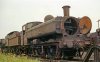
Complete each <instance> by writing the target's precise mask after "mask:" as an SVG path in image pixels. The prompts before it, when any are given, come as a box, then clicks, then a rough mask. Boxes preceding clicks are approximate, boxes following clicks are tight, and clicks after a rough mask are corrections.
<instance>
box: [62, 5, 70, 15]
mask: <svg viewBox="0 0 100 62" xmlns="http://www.w3.org/2000/svg"><path fill="white" fill-rule="evenodd" d="M62 8H63V12H64V16H69V8H70V6H63V7H62Z"/></svg>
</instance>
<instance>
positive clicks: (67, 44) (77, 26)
mask: <svg viewBox="0 0 100 62" xmlns="http://www.w3.org/2000/svg"><path fill="white" fill-rule="evenodd" d="M62 8H63V11H64V16H63V17H62V16H57V17H53V16H51V15H47V16H46V17H45V18H44V22H43V23H42V22H29V23H27V24H25V25H23V26H22V31H21V32H12V33H13V34H14V33H18V34H19V35H16V36H13V34H12V33H10V34H8V35H10V36H11V38H10V37H9V36H7V38H6V42H7V41H9V43H8V44H9V45H6V46H7V47H8V46H12V48H13V47H14V46H20V47H19V50H18V51H20V52H25V53H26V54H29V55H34V56H40V57H43V58H44V57H45V58H69V59H71V58H73V57H75V56H76V54H77V51H78V52H79V50H77V48H79V49H81V47H84V46H86V45H89V43H90V39H89V38H88V37H87V34H88V33H89V32H90V30H91V27H92V23H91V20H90V18H89V17H87V16H84V17H82V18H76V17H72V16H69V8H70V6H63V7H62ZM8 39H9V40H8Z"/></svg>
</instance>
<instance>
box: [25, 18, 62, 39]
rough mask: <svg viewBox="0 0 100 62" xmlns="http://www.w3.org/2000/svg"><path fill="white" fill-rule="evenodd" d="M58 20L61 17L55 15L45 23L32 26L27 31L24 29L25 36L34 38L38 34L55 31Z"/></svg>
mask: <svg viewBox="0 0 100 62" xmlns="http://www.w3.org/2000/svg"><path fill="white" fill-rule="evenodd" d="M60 21H61V17H57V18H54V19H52V20H50V21H47V22H45V23H42V24H39V25H37V26H34V27H32V28H31V29H29V30H28V31H26V36H27V38H31V37H33V38H34V37H37V36H40V35H45V34H48V33H53V32H56V31H57V25H58V24H59V22H60ZM58 26H59V25H58ZM58 28H59V27H58Z"/></svg>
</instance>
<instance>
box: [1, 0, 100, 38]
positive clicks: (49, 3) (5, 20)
mask: <svg viewBox="0 0 100 62" xmlns="http://www.w3.org/2000/svg"><path fill="white" fill-rule="evenodd" d="M64 5H70V6H71V8H70V15H71V16H74V17H83V16H88V17H90V18H91V20H92V24H93V27H92V31H91V32H94V31H95V30H96V28H97V22H96V21H97V20H98V19H100V0H0V38H4V37H5V36H6V34H8V33H9V32H11V31H21V28H22V25H24V24H25V23H27V22H32V21H43V19H44V17H45V16H46V15H48V14H51V15H53V16H54V17H56V16H63V10H62V6H64Z"/></svg>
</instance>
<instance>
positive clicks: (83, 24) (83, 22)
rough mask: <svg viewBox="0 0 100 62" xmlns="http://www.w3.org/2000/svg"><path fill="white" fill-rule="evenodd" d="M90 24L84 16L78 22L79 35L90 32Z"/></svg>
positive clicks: (88, 19)
mask: <svg viewBox="0 0 100 62" xmlns="http://www.w3.org/2000/svg"><path fill="white" fill-rule="evenodd" d="M91 27H92V23H91V20H90V18H89V17H87V16H84V17H82V18H81V19H80V21H79V28H80V33H82V34H87V33H89V32H90V30H91Z"/></svg>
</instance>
